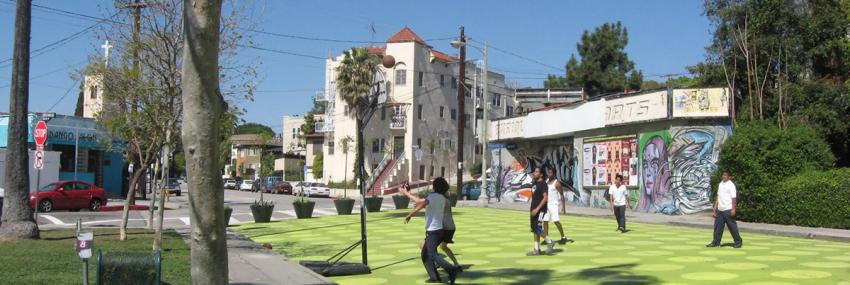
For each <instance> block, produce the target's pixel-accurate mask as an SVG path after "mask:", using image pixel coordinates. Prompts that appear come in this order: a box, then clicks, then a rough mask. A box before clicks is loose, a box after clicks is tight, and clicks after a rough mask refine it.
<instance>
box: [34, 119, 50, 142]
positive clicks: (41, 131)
mask: <svg viewBox="0 0 850 285" xmlns="http://www.w3.org/2000/svg"><path fill="white" fill-rule="evenodd" d="M32 137H33V140H35V145H37V146H44V144H45V143H47V123H46V122H44V121H38V123H36V124H35V131H33V133H32Z"/></svg>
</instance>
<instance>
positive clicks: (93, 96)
mask: <svg viewBox="0 0 850 285" xmlns="http://www.w3.org/2000/svg"><path fill="white" fill-rule="evenodd" d="M89 97H90V98H91V99H97V85H95V86H92V87H91V95H89Z"/></svg>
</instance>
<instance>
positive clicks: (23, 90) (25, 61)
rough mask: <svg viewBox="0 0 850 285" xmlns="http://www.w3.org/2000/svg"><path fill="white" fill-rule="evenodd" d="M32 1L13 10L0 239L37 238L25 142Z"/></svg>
mask: <svg viewBox="0 0 850 285" xmlns="http://www.w3.org/2000/svg"><path fill="white" fill-rule="evenodd" d="M30 16H32V2H31V1H30V0H18V3H17V7H16V10H15V48H14V52H13V56H12V87H11V88H10V92H9V93H10V94H9V134H8V141H7V142H8V144H7V145H6V174H5V175H6V185H5V187H6V197H5V198H4V199H3V218H2V219H3V220H2V222H3V223H2V224H0V240H14V239H37V238H39V231H38V224H37V223H36V222H35V220H33V216H32V209H30V206H29V202H30V201H29V190H30V183H29V162H28V161H29V150H28V145H27V137H28V136H29V135H28V132H27V130H28V124H29V122H28V121H29V120H27V113H28V104H29V73H30V27H31V21H30V20H31V18H30Z"/></svg>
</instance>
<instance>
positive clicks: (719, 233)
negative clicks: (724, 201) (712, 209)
mask: <svg viewBox="0 0 850 285" xmlns="http://www.w3.org/2000/svg"><path fill="white" fill-rule="evenodd" d="M724 226H727V227H729V232H730V233H732V239H733V240H735V244H741V243H742V242H743V241H742V240H741V234H739V233H738V222H736V221H735V217H733V216H732V211H731V210H728V211H717V217H715V218H714V240H712V241H711V243H713V244H720V240H721V239H722V238H723V227H724Z"/></svg>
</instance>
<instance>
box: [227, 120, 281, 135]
mask: <svg viewBox="0 0 850 285" xmlns="http://www.w3.org/2000/svg"><path fill="white" fill-rule="evenodd" d="M236 134H237V135H246V134H251V135H260V134H268V135H270V136H274V130H272V128H270V127H268V126H266V125H263V124H258V123H245V124H242V125H239V126H238V127H236Z"/></svg>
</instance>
